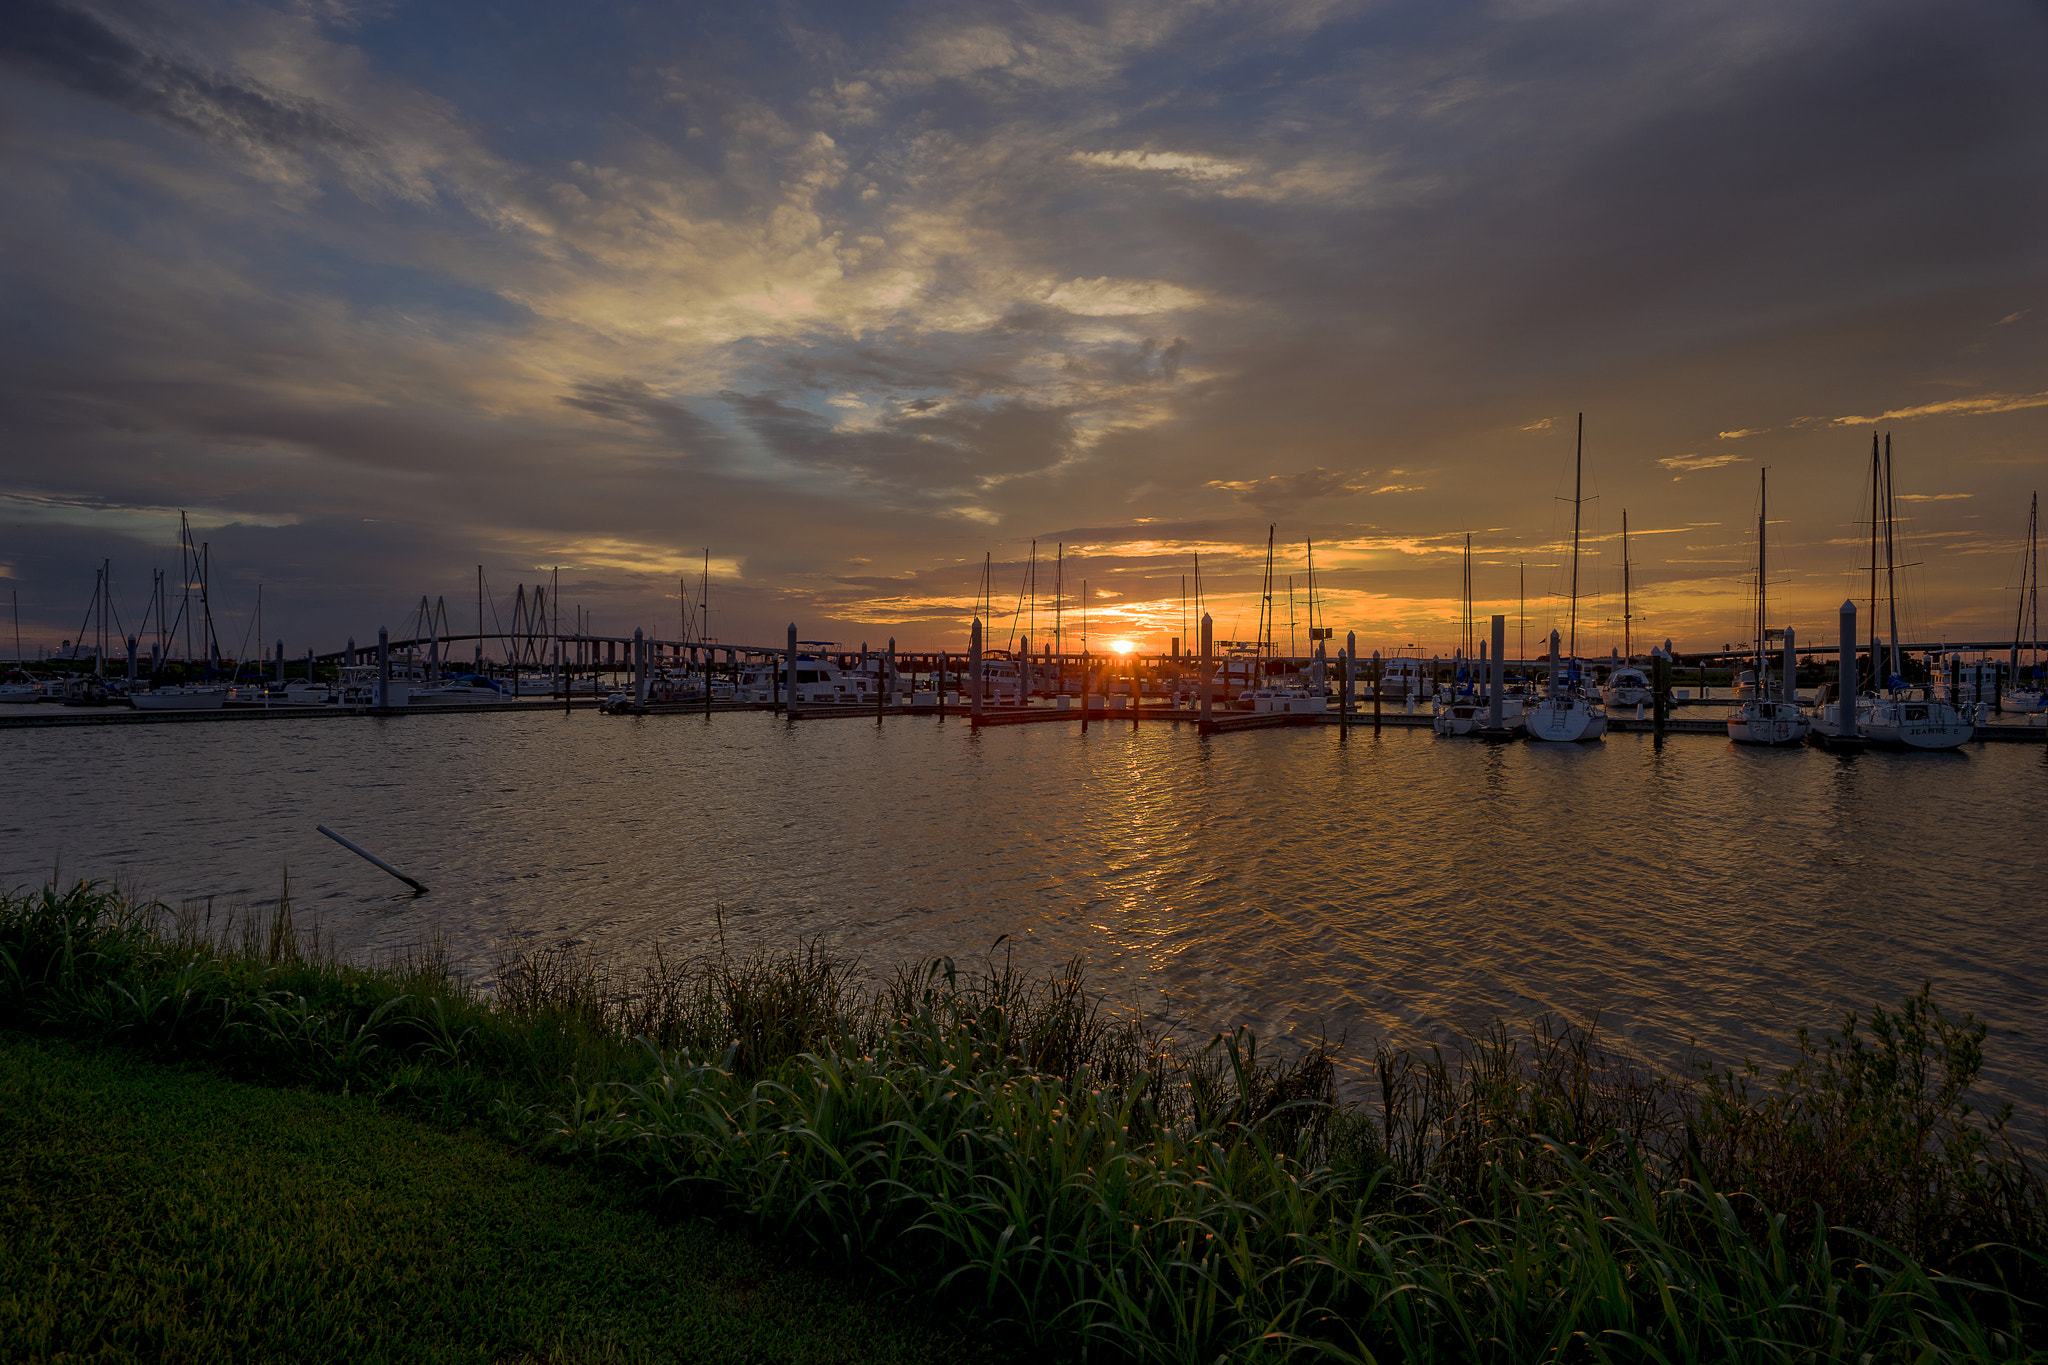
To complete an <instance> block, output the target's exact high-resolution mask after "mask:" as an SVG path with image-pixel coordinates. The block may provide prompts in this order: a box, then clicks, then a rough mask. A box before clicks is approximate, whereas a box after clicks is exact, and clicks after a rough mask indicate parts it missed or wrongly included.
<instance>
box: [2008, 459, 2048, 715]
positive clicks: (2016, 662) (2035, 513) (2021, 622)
mask: <svg viewBox="0 0 2048 1365" xmlns="http://www.w3.org/2000/svg"><path fill="white" fill-rule="evenodd" d="M2040 515H2041V495H2040V494H2039V493H2036V494H2034V501H2033V505H2032V506H2031V507H2030V508H2029V509H2028V510H2027V549H2026V553H2025V554H2024V555H2022V556H2021V558H2020V609H2019V614H2018V615H2017V616H2015V617H2014V618H2013V623H2012V675H2013V685H2014V686H2015V687H2017V686H2018V685H2019V675H2020V642H2021V641H2022V640H2024V639H2025V638H2026V634H2027V609H2028V607H2029V606H2031V605H2032V602H2031V594H2030V593H2029V591H2028V585H2029V584H2030V583H2033V582H2037V581H2038V580H2039V575H2040V571H2041V566H2040V563H2039V561H2038V560H2037V559H2036V558H2035V556H2036V554H2037V553H2038V551H2037V550H2036V548H2035V547H2036V544H2037V542H2036V540H2035V529H2036V526H2037V524H2038V519H2039V517H2040ZM2037 647H2038V646H2037ZM2029 662H2032V660H2031V659H2029Z"/></svg>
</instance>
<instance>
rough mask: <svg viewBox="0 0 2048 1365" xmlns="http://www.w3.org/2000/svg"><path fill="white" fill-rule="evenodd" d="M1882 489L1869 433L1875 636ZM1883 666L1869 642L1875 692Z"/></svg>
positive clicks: (1872, 622) (1872, 436)
mask: <svg viewBox="0 0 2048 1365" xmlns="http://www.w3.org/2000/svg"><path fill="white" fill-rule="evenodd" d="M1883 488H1884V473H1883V469H1882V466H1881V465H1880V464H1879V463H1878V458H1877V433H1876V432H1874V431H1873V432H1871V433H1870V633H1871V635H1872V636H1873V637H1874V636H1876V634H1877V533H1878V517H1877V497H1878V494H1879V493H1880V492H1881V491H1882V490H1883ZM1883 668H1884V665H1883V664H1881V663H1879V662H1878V653H1877V641H1876V640H1875V639H1874V638H1873V639H1872V640H1871V642H1870V683H1871V690H1872V691H1876V690H1877V683H1878V679H1879V675H1880V674H1881V672H1882V670H1883Z"/></svg>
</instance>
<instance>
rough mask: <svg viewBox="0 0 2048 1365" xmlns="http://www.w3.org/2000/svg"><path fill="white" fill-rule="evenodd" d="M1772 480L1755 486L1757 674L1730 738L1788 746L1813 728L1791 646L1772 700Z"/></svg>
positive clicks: (1733, 717) (1763, 473) (1766, 477)
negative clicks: (1768, 551) (1799, 692)
mask: <svg viewBox="0 0 2048 1365" xmlns="http://www.w3.org/2000/svg"><path fill="white" fill-rule="evenodd" d="M1770 477H1771V471H1770V470H1768V469H1764V470H1760V471H1758V473H1757V486H1756V619H1755V621H1754V622H1753V624H1754V625H1755V627H1756V631H1755V634H1754V636H1753V641H1754V644H1755V647H1756V663H1755V669H1756V671H1755V673H1754V675H1753V683H1752V686H1751V688H1750V693H1749V696H1748V697H1747V698H1745V699H1744V700H1743V702H1742V704H1741V705H1739V706H1737V707H1736V708H1735V709H1734V710H1733V711H1731V712H1729V713H1728V738H1729V739H1731V740H1733V741H1735V742H1736V743H1737V744H1768V745H1789V744H1803V743H1804V742H1805V741H1806V735H1807V731H1809V730H1811V729H1812V728H1813V727H1812V724H1811V722H1809V721H1808V720H1807V718H1806V716H1805V715H1804V714H1803V713H1802V712H1801V711H1800V709H1799V702H1798V699H1797V696H1796V695H1795V693H1794V690H1793V677H1792V654H1791V646H1790V645H1787V646H1786V655H1785V664H1786V668H1785V676H1784V678H1783V680H1782V681H1783V685H1784V696H1783V697H1782V698H1774V697H1772V696H1771V663H1770V659H1769V657H1768V655H1767V654H1766V653H1765V645H1766V643H1767V642H1768V641H1769V639H1770V635H1771V631H1770V627H1769V626H1767V625H1766V624H1765V622H1766V621H1768V620H1769V619H1770V617H1769V598H1768V584H1769V581H1770V580H1769V579H1767V578H1766V577H1765V576H1764V571H1765V557H1764V546H1765V539H1764V538H1765V534H1766V532H1767V529H1768V528H1769V526H1770V517H1769V504H1770Z"/></svg>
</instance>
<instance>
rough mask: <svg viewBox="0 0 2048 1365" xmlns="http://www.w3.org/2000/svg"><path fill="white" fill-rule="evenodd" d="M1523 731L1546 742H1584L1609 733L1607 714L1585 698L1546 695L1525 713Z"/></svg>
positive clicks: (1535, 738)
mask: <svg viewBox="0 0 2048 1365" xmlns="http://www.w3.org/2000/svg"><path fill="white" fill-rule="evenodd" d="M1522 733H1523V734H1524V735H1526V736H1528V737H1529V738H1530V739H1532V740H1537V741H1539V742H1542V743H1546V744H1583V743H1588V742H1590V741H1592V740H1596V739H1601V738H1604V737H1605V736H1606V734H1607V716H1606V714H1605V713H1604V712H1602V711H1601V710H1599V709H1598V708H1597V707H1595V706H1593V705H1591V704H1590V703H1588V702H1587V701H1586V700H1585V698H1583V697H1543V698H1540V699H1538V700H1537V702H1536V703H1535V704H1534V705H1533V706H1531V707H1530V708H1529V709H1528V710H1527V711H1526V712H1524V713H1523V716H1522Z"/></svg>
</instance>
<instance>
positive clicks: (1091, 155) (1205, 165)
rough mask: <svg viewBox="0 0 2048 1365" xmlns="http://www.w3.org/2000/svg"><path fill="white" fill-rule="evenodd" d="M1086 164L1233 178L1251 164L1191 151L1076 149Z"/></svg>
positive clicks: (1077, 157) (1190, 177) (1196, 177)
mask: <svg viewBox="0 0 2048 1365" xmlns="http://www.w3.org/2000/svg"><path fill="white" fill-rule="evenodd" d="M1073 155H1074V160H1076V161H1079V162H1081V163H1082V164H1083V165H1088V166H1100V167H1103V168H1105V169H1111V170H1131V171H1155V172H1159V173H1162V174H1165V175H1174V176H1181V177H1183V178H1185V179H1188V180H1231V179H1234V178H1236V177H1237V176H1240V175H1243V174H1245V172H1246V171H1247V170H1249V169H1250V168H1249V167H1247V166H1241V165H1238V164H1237V163H1236V162H1234V161H1224V160H1221V159H1220V158H1217V157H1212V156H1200V155H1196V154H1193V153H1189V152H1075V153H1074V154H1073Z"/></svg>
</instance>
